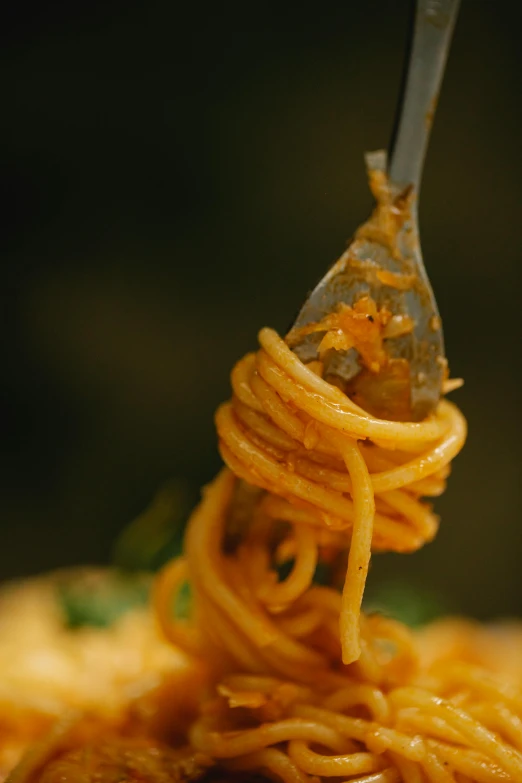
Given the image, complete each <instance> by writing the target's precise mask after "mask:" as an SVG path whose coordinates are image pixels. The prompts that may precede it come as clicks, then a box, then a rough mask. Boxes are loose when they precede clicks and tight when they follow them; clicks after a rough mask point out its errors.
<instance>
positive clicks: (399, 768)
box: [12, 329, 522, 783]
mask: <svg viewBox="0 0 522 783" xmlns="http://www.w3.org/2000/svg"><path fill="white" fill-rule="evenodd" d="M260 343H261V348H260V350H259V351H258V353H256V354H252V355H248V356H246V357H245V358H244V359H242V360H241V361H240V362H239V363H238V364H237V365H236V367H235V369H234V371H233V373H232V386H233V397H232V400H231V401H230V402H228V403H226V404H225V405H223V406H221V407H220V408H219V410H218V412H217V415H216V424H217V430H218V434H219V444H220V450H221V454H222V456H223V459H224V461H225V463H226V465H227V467H225V468H224V469H223V470H222V471H221V473H220V474H219V475H218V477H217V478H216V479H215V480H214V482H213V483H212V484H211V485H210V486H209V487H207V488H206V489H205V490H204V493H203V499H202V502H201V503H200V505H199V506H198V508H196V510H195V511H194V513H193V515H192V517H191V519H190V521H189V524H188V528H187V532H186V537H185V547H184V554H183V556H182V557H181V558H178V559H176V560H173V561H172V562H170V563H169V564H168V565H167V566H166V567H165V568H164V569H163V571H162V572H161V573H160V575H159V576H158V578H157V580H156V584H155V590H154V608H155V612H156V616H157V619H158V622H159V625H160V627H161V629H162V631H163V633H164V635H165V636H166V638H167V639H168V640H169V641H170V642H171V643H172V644H173V645H174V646H176V647H177V648H181V649H182V650H184V651H185V652H186V653H188V654H189V656H190V657H191V659H192V660H194V661H195V662H196V661H197V663H198V666H199V667H200V668H199V670H200V672H202V674H201V677H200V678H199V679H198V683H199V684H198V688H197V698H198V708H197V715H196V718H195V720H194V721H193V722H191V724H190V726H188V727H187V734H186V736H185V737H184V741H185V743H186V745H185V749H184V750H183V753H184V754H188V755H183V756H182V758H183V759H184V761H183V763H184V764H185V765H187V764H188V765H189V768H190V770H191V772H190V773H187V774H186V775H185V774H181V772H179V770H178V771H177V772H176V774H175V775H174V777H172V775H171V776H170V777H168V774H167V773H165V771H164V770H165V764H168V765H170V767H169V768H171V767H172V763H173V761H172V758H171V757H170V756H169V754H168V753H166V751H165V750H153V751H151V753H153V756H154V758H156V756H157V754H158V753H159V754H160V755H159V758H160V759H161V765H162V766H161V770H160V773H158V775H156V773H153V771H152V770H153V767H154V764H155V765H156V766H155V767H154V768H157V767H158V764H159V762H158V763H156V762H154V764H152V763H151V761H150V758H149V756H150V754H149V755H147V753H149V751H146V749H145V750H143V749H140V747H138V746H136V750H135V751H134V750H132V747H131V746H127V745H124V746H121V743H120V744H118V743H117V742H116V743H115V744H114V747H113V748H111V747H108V748H107V747H106V746H101V750H100V749H96V746H95V747H94V750H93V749H92V748H91V749H90V750H87V751H86V752H85V753H84V754H80V755H78V753H76V751H75V750H74V747H75V745H74V743H72V748H73V749H72V751H71V750H70V749H69V750H68V747H69V748H70V746H71V742H69V744H68V741H67V736H66V734H67V729H66V730H65V733H63V732H62V734H60V733H59V732H58V734H57V735H56V737H54V738H51V740H52V741H51V744H49V741H47V744H46V745H45V747H44V748H43V749H42V750H41V751H40V752H39V753H40V755H38V753H37V754H36V756H35V755H34V753H33V756H30V757H29V758H28V761H26V762H25V764H26V766H25V768H24V766H23V763H22V764H21V765H20V766H19V768H18V771H17V772H15V773H14V776H13V778H12V781H13V783H27V782H28V781H33V780H34V779H35V772H34V769H35V763H36V762H35V758H36V759H38V758H41V757H44V758H45V759H47V761H46V766H45V770H44V777H43V778H38V779H42V780H47V781H51V780H52V781H54V780H60V781H62V783H63V781H64V780H65V778H64V776H63V770H64V769H66V768H67V769H68V770H73V771H71V772H70V774H69V773H68V774H69V777H68V778H67V780H69V779H70V780H71V781H72V780H76V779H78V780H80V779H81V780H82V781H84V780H88V779H91V778H88V777H87V778H85V777H82V775H83V765H84V764H85V763H86V762H85V759H87V758H88V759H91V760H92V758H93V754H94V758H96V759H98V758H100V759H101V760H102V762H103V764H105V765H106V760H105V759H106V756H107V757H109V758H110V759H111V760H112V759H116V762H115V763H116V764H117V767H118V774H119V775H120V776H124V777H125V779H128V780H130V781H133V780H138V779H139V780H140V781H141V780H142V778H143V774H144V773H143V770H144V769H146V770H147V774H149V771H150V780H151V781H152V780H156V779H157V780H158V781H159V780H160V779H161V780H164V779H165V774H167V779H172V780H176V781H182V780H185V781H188V780H197V779H200V776H202V777H201V779H207V775H208V773H207V771H206V770H208V769H209V767H210V768H212V767H213V768H214V770H216V769H217V773H218V777H219V774H222V776H223V779H227V780H237V781H240V780H250V781H251V780H258V779H259V776H261V778H265V777H269V778H270V779H271V780H278V781H283V783H319V781H327V780H334V781H336V782H337V783H339V782H340V781H346V782H347V783H348V781H351V783H401V782H403V783H497V781H514V782H515V783H517V782H520V783H522V661H521V657H520V650H521V649H522V629H520V627H518V626H515V627H513V628H509V627H508V628H497V629H496V630H491V629H483V628H481V627H480V626H476V625H474V624H472V623H466V622H464V621H457V620H455V621H449V620H448V621H441V622H439V623H436V624H434V625H432V626H430V627H428V628H427V629H425V630H423V631H421V632H416V633H414V632H412V631H410V630H409V629H408V628H406V627H405V626H404V625H402V624H401V623H399V622H397V621H395V620H393V619H390V618H388V617H384V616H380V615H375V614H372V615H366V614H364V613H361V601H362V596H363V590H364V585H365V581H366V576H367V571H368V565H369V561H370V555H371V552H372V551H384V550H391V551H395V552H411V551H414V550H416V549H418V548H419V547H421V546H422V545H423V544H424V543H426V542H428V541H430V540H431V539H432V538H433V536H434V535H435V533H436V531H437V524H438V522H437V518H436V517H435V515H434V514H433V512H432V509H431V507H430V505H429V504H427V503H426V502H425V501H424V500H422V498H423V497H427V496H428V497H429V496H437V495H439V494H440V493H441V492H443V490H444V487H445V480H446V478H447V475H448V473H449V469H450V462H451V460H452V459H453V457H454V456H455V455H456V454H457V453H458V452H459V450H460V449H461V447H462V445H463V443H464V440H465V437H466V424H465V420H464V418H463V417H462V415H461V413H460V412H459V411H458V409H457V408H456V407H455V406H454V405H452V404H451V403H450V402H448V401H447V400H445V399H443V400H442V401H441V402H440V404H439V406H438V409H437V410H436V412H435V413H434V414H433V415H432V416H431V417H430V418H428V419H427V420H425V421H423V422H419V423H411V422H403V421H389V420H383V419H378V418H375V417H374V416H373V415H371V414H370V413H368V412H366V411H365V410H363V409H362V408H360V407H358V405H357V404H356V403H355V402H354V401H353V400H352V399H350V398H349V397H348V396H346V395H345V394H344V393H343V391H341V390H340V389H339V388H337V387H336V386H335V385H334V384H332V383H329V382H327V380H326V379H324V378H323V377H322V373H321V365H320V363H313V364H310V365H308V366H305V365H303V364H302V363H301V362H300V361H299V359H297V357H296V356H295V355H294V354H293V353H292V352H291V350H290V348H289V346H288V345H287V343H285V342H284V341H283V340H281V339H280V338H279V337H278V336H277V335H276V334H275V333H274V332H273V331H271V330H269V329H264V330H262V331H261V333H260ZM453 388H454V386H453ZM449 389H450V385H449V384H447V385H446V390H449ZM321 569H322V570H323V579H322V582H323V583H322V584H321V583H319V582H318V579H317V575H318V573H319V571H320V570H321ZM187 583H188V584H189V585H190V588H191V594H192V604H191V611H190V615H189V618H188V619H180V618H179V617H175V615H174V613H173V611H172V608H173V603H174V602H175V600H176V598H177V596H178V594H179V592H180V590H182V588H183V587H184V585H186V584H187ZM193 691H194V687H193V683H192V684H189V683H187V684H186V688H184V687H183V684H182V683H181V684H180V687H179V690H178V691H177V693H176V694H175V697H174V698H175V701H176V704H178V707H179V704H180V703H181V704H182V703H184V701H185V700H187V699H188V698H189V696H190V697H191V698H192V699H193V698H194V692H193ZM172 706H174V705H172ZM69 731H70V729H69ZM53 743H54V750H53V749H52V746H53ZM122 747H123V750H122ZM128 747H129V748H130V750H128ZM129 753H130V754H131V755H130V756H129ZM143 753H145V756H143ZM60 754H61V755H60ZM122 754H123V755H122ZM133 754H134V755H133ZM136 754H138V755H136ZM129 758H131V759H132V764H131V762H130V761H129ZM164 759H165V760H164ZM89 763H91V762H89ZM96 763H98V761H97V762H96ZM111 763H112V761H111ZM195 764H196V766H194V765H195ZM71 765H73V766H72V767H71ZM91 767H92V764H91ZM27 768H28V769H29V773H27ZM103 769H105V772H103ZM108 769H109V768H107V767H106V766H105V767H100V769H99V770H98V767H97V768H96V773H95V778H92V779H96V780H100V781H103V780H104V779H105V778H104V775H106V774H109V773H108V771H107V770H108ZM112 769H113V767H111V768H110V770H109V771H111V770H112ZM136 770H138V771H137V772H136ZM138 773H139V774H138ZM93 774H94V772H93ZM111 774H112V772H111ZM169 774H170V773H169ZM155 775H156V776H155ZM211 775H212V772H211ZM194 776H195V777H194ZM148 779H149V778H147V780H148ZM209 779H212V778H209ZM219 779H221V778H219Z"/></svg>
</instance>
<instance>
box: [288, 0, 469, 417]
mask: <svg viewBox="0 0 522 783" xmlns="http://www.w3.org/2000/svg"><path fill="white" fill-rule="evenodd" d="M458 7H459V0H417V3H416V9H415V12H414V24H413V26H412V36H411V41H410V56H409V61H408V65H407V70H406V76H405V81H404V89H403V92H402V95H401V99H400V101H399V108H398V113H397V120H396V125H395V128H396V130H395V133H394V137H393V141H392V144H391V146H390V154H389V160H388V159H387V157H388V156H387V155H386V153H385V152H382V151H380V152H376V153H370V154H368V155H367V156H366V163H367V167H368V169H369V171H370V175H371V176H370V183H372V181H373V184H374V187H373V190H374V195H375V194H377V196H378V198H377V205H376V209H375V210H374V213H373V215H372V217H371V218H370V219H369V220H368V221H367V222H366V223H365V224H363V225H362V226H361V227H360V228H359V229H358V230H357V232H356V233H355V235H354V239H353V240H352V242H351V243H350V245H349V247H348V249H347V250H346V251H345V252H344V253H343V255H342V256H341V258H340V259H339V260H338V261H337V262H336V263H335V264H334V265H333V266H332V267H331V269H330V270H329V271H328V272H327V274H326V275H325V276H324V277H323V279H322V280H321V281H320V282H319V284H318V285H317V286H316V287H315V289H314V290H313V291H312V293H311V294H310V295H309V297H308V298H307V300H306V302H305V303H304V305H303V307H302V308H301V310H300V312H299V315H298V316H297V319H296V321H295V323H294V326H293V327H292V330H291V332H290V334H292V335H294V338H295V336H296V335H297V339H294V340H293V341H292V342H291V343H290V345H291V347H292V349H293V350H294V351H295V352H296V354H297V355H298V356H299V358H300V359H301V360H302V361H303V362H307V363H308V362H310V361H312V360H314V359H317V358H318V347H319V344H320V342H321V339H322V337H323V336H324V331H323V332H322V333H321V332H315V333H311V334H305V335H303V336H302V337H299V331H300V330H301V331H302V328H303V327H306V326H309V325H310V324H312V323H318V322H320V321H322V319H323V318H324V317H325V316H327V315H328V314H329V313H333V312H335V311H337V310H338V309H339V306H340V305H353V304H354V303H355V302H357V300H359V299H360V298H361V297H364V296H369V297H371V299H373V300H374V301H375V303H376V304H377V306H378V308H386V310H387V311H388V312H389V313H391V314H392V315H398V316H403V317H408V319H411V321H412V322H413V324H412V328H411V330H410V331H409V333H407V334H401V335H400V336H396V337H390V338H389V339H386V340H385V341H384V345H385V349H386V353H387V355H388V356H389V357H390V358H391V359H403V360H406V361H407V362H408V366H409V411H408V414H407V418H409V419H410V420H412V421H418V420H420V419H422V418H424V417H425V416H426V415H428V414H429V413H430V412H431V411H432V410H433V409H434V407H435V406H436V405H437V402H438V400H439V397H440V394H441V387H442V381H443V378H444V373H445V370H446V359H445V355H444V341H443V334H442V325H441V320H440V317H439V313H438V309H437V304H436V302H435V297H434V295H433V291H432V289H431V286H430V283H429V280H428V276H427V274H426V270H425V267H424V263H423V260H422V254H421V248H420V244H419V232H418V221H417V206H418V197H419V190H420V184H421V175H422V169H423V164H424V159H425V155H426V149H427V146H428V140H429V135H430V130H431V126H432V123H433V117H434V113H435V108H436V105H437V99H438V94H439V90H440V86H441V83H442V78H443V74H444V69H445V65H446V60H447V57H448V51H449V46H450V42H451V38H452V33H453V29H454V25H455V20H456V17H457V12H458ZM383 188H384V190H383ZM379 189H380V190H379ZM379 221H380V222H381V223H382V222H383V221H384V222H386V221H387V225H388V227H389V226H392V228H393V230H392V231H391V232H390V231H388V233H386V232H384V234H383V236H379V227H378V225H377V226H376V223H379ZM381 234H382V231H381ZM389 273H391V274H389ZM304 331H305V332H306V330H304ZM323 365H324V373H325V374H326V375H328V376H334V377H335V378H337V379H338V380H339V382H340V383H342V384H344V385H345V386H346V385H347V384H349V383H353V382H354V379H356V377H357V376H358V375H359V374H360V372H361V369H362V366H361V361H360V355H359V354H358V352H357V351H356V349H355V348H351V349H350V350H345V351H342V350H335V349H333V348H332V349H331V350H329V351H328V353H327V355H326V356H325V357H323Z"/></svg>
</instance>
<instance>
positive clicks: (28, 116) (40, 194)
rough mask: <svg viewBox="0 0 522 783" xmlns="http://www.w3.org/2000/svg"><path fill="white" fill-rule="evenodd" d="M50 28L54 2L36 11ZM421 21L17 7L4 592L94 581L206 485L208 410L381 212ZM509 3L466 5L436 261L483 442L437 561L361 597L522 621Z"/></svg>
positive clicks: (427, 204) (427, 554) (449, 337)
mask: <svg viewBox="0 0 522 783" xmlns="http://www.w3.org/2000/svg"><path fill="white" fill-rule="evenodd" d="M46 6H47V7H46ZM408 11H409V3H408V2H405V1H404V0H388V1H386V0H372V1H369V0H367V2H365V3H359V2H358V3H356V2H350V1H349V0H345V2H333V3H329V4H328V3H327V4H324V5H323V6H321V7H319V6H317V5H316V6H315V7H314V8H313V9H312V10H311V11H310V12H308V11H305V10H304V7H303V6H302V5H301V6H300V7H299V10H298V11H297V10H293V9H291V8H290V7H288V8H286V9H285V8H282V7H281V4H275V3H274V4H270V3H268V4H254V5H252V4H244V5H243V6H242V7H241V8H240V9H239V8H238V7H236V6H232V5H227V6H224V5H222V4H218V5H216V6H214V8H213V10H212V11H209V10H207V9H205V8H203V7H201V6H200V5H198V4H192V7H191V8H188V7H184V8H183V9H182V10H181V9H180V7H179V5H178V4H176V3H172V2H167V0H148V2H147V3H145V2H143V0H142V1H141V2H136V0H126V1H125V2H119V1H118V0H105V2H103V3H102V2H98V1H96V0H91V1H90V2H89V3H86V2H76V3H68V4H67V5H63V6H62V5H60V4H54V5H51V4H40V5H38V6H36V5H35V7H34V8H31V7H30V6H29V7H28V6H27V5H26V4H11V8H10V11H9V14H10V16H9V18H8V19H5V20H4V24H3V29H2V38H3V41H2V60H1V70H0V91H1V95H2V110H3V111H2V114H3V120H2V123H1V130H0V155H1V175H0V183H1V187H2V190H3V199H2V203H3V204H4V207H3V208H2V218H3V230H2V232H1V240H2V245H3V247H2V256H3V263H2V269H3V273H2V277H3V285H2V296H3V308H4V312H5V313H6V321H5V325H4V328H3V330H2V339H3V348H2V354H3V361H2V370H3V382H2V387H3V392H4V394H3V404H2V422H3V427H2V429H3V435H2V439H1V442H2V478H3V484H4V489H3V492H2V495H1V518H0V525H1V532H2V540H3V545H2V547H1V548H0V576H1V577H2V578H9V577H13V576H16V575H25V574H31V573H37V572H40V571H42V570H46V569H50V568H55V567H57V566H63V565H68V564H74V563H80V562H81V563H83V562H93V563H103V562H107V561H108V559H109V558H110V557H111V552H112V545H113V541H114V539H115V537H116V536H117V535H118V533H119V532H120V531H121V530H122V529H123V528H124V526H125V525H126V524H127V523H128V522H129V521H130V520H131V519H132V518H133V517H135V516H136V515H137V514H138V513H139V512H140V511H141V510H142V509H143V508H144V507H145V506H147V505H148V504H149V503H150V500H151V498H152V496H153V495H154V493H155V491H156V490H157V488H158V487H159V486H160V485H161V484H162V483H163V482H165V481H166V480H169V479H171V478H174V479H176V480H178V481H179V482H181V486H182V487H183V488H184V491H185V494H186V497H187V498H188V501H186V502H192V501H193V500H194V499H196V498H197V493H198V487H199V486H200V485H201V484H202V483H204V482H206V481H208V480H209V479H210V478H211V477H212V475H213V474H214V473H215V471H216V470H217V469H218V466H219V457H218V454H217V449H216V443H215V437H214V426H213V412H214V409H215V408H216V406H217V404H218V403H219V402H220V401H221V400H223V399H224V398H226V397H227V396H228V394H229V382H228V373H229V370H230V368H231V366H232V364H233V362H234V361H235V360H236V359H237V358H238V357H239V356H240V355H242V354H243V353H244V352H245V351H247V350H249V349H252V348H253V347H254V346H255V340H256V332H257V330H258V328H259V327H261V326H262V325H265V324H266V325H270V326H273V327H275V328H277V329H279V330H284V329H285V328H286V327H287V326H288V325H289V324H290V322H291V319H292V316H293V314H294V312H295V310H296V308H297V306H298V305H299V303H300V302H301V301H302V299H303V297H304V295H305V293H306V291H307V290H308V289H309V288H310V287H311V286H312V284H313V283H314V282H315V281H316V279H317V278H318V277H319V276H321V275H322V274H323V272H324V271H325V269H326V268H327V266H328V265H329V264H330V263H331V262H333V261H334V260H335V258H336V257H337V256H338V255H339V254H340V252H341V251H342V250H343V248H344V246H345V243H346V241H347V239H348V238H349V236H350V233H351V232H352V230H353V229H354V228H355V227H356V226H357V225H358V223H359V222H360V221H361V220H362V219H364V218H365V217H366V216H367V214H368V212H369V209H370V206H371V200H370V197H369V193H368V189H367V186H366V180H365V172H364V167H363V152H364V150H367V149H372V148H377V147H380V146H385V145H386V143H387V141H388V138H389V134H390V130H391V126H392V120H393V113H394V107H395V102H396V97H397V91H398V85H399V81H400V76H401V70H402V60H403V50H404V41H405V34H406V29H407V17H408ZM521 22H522V6H521V5H520V4H516V5H515V4H514V3H512V4H511V5H510V4H507V5H505V4H503V11H502V14H500V13H499V12H498V8H497V4H496V3H492V2H485V1H484V2H480V1H478V2H471V1H470V0H468V2H463V7H462V11H461V15H460V19H459V22H458V25H457V30H456V34H455V41H454V48H453V50H452V53H451V57H450V61H449V65H448V71H447V77H446V81H445V84H444V88H443V91H442V97H441V100H440V105H439V109H438V113H437V118H436V121H435V125H434V131H433V136H432V142H431V147H430V152H429V157H428V161H427V166H426V174H425V180H424V185H423V194H422V203H421V211H420V218H421V229H422V244H423V249H424V254H425V259H426V263H427V266H428V270H429V274H430V276H431V278H432V281H433V285H434V288H435V291H436V295H437V298H438V301H439V305H440V309H441V311H442V316H443V321H444V326H445V333H446V341H447V351H448V356H449V360H450V366H451V369H452V374H453V375H454V376H464V377H465V379H466V385H465V386H464V388H463V389H462V390H461V391H459V392H458V393H456V394H455V395H454V399H455V401H457V402H458V404H459V405H460V406H461V407H462V409H463V410H464V412H465V413H466V415H467V417H468V419H469V425H470V435H469V441H468V444H467V446H466V449H465V451H464V452H463V453H462V455H461V456H460V457H459V458H458V459H457V461H456V463H455V466H454V471H453V475H452V477H451V480H450V484H449V489H448V492H447V494H446V496H445V497H444V498H441V499H439V500H438V501H437V509H438V511H439V513H440V514H441V516H442V519H443V522H442V527H441V532H440V535H439V537H438V538H437V540H436V542H435V543H433V544H432V545H430V546H428V547H426V548H425V549H424V550H423V551H421V552H419V553H418V554H417V555H415V556H414V557H401V556H394V555H390V556H376V557H375V558H374V560H373V567H372V573H371V579H370V590H371V589H372V585H375V584H379V583H382V584H385V583H386V581H387V580H389V579H393V578H395V577H397V576H399V577H400V579H402V580H404V581H405V582H407V583H408V584H411V585H412V586H413V587H414V588H415V589H421V588H423V587H428V588H429V589H430V590H433V591H435V592H436V593H437V594H439V595H440V596H442V598H443V601H444V602H445V604H446V605H447V607H448V608H449V609H451V610H454V611H463V612H467V613H471V614H473V615H476V616H478V617H490V616H493V615H497V614H501V615H506V614H514V613H519V614H522V579H521V576H520V574H521V568H520V561H521V556H522V513H521V511H522V508H521V484H522V482H521V481H520V478H519V476H520V468H521V461H520V440H519V433H520V424H521V421H520V419H521V415H520V410H521V408H520V405H519V399H520V388H521V382H522V378H521V367H520V359H519V353H520V344H521V326H520V324H521V319H520V314H519V313H520V310H519V307H520V282H521V271H520V268H521V251H520V248H521V240H520V222H521V218H522V215H521V204H522V185H521V177H520V174H521V171H520V168H521V167H520V139H521V137H522V103H521V101H520V92H521V89H520V88H521V81H520V75H519V74H520V72H521V67H520V66H521V65H522V49H521V47H520V35H519V30H520V25H521Z"/></svg>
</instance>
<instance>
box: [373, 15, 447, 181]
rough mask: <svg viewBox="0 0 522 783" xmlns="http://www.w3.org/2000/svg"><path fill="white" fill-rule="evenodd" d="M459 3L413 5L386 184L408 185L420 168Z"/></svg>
mask: <svg viewBox="0 0 522 783" xmlns="http://www.w3.org/2000/svg"><path fill="white" fill-rule="evenodd" d="M459 5H460V0H417V2H416V11H415V22H414V25H413V33H412V37H411V42H410V52H411V53H410V57H409V62H408V65H407V71H406V78H405V80H404V89H403V92H402V95H401V98H400V100H399V108H398V113H397V119H396V124H395V133H394V136H393V140H392V144H391V150H390V164H389V168H388V175H389V178H390V182H391V183H392V184H393V185H395V186H397V187H399V188H403V187H406V186H408V185H413V187H414V189H415V191H416V192H417V194H418V191H419V188H420V181H421V176H422V167H423V164H424V158H425V156H426V149H427V147H428V141H429V136H430V131H431V126H432V124H433V117H434V114H435V109H436V106H437V99H438V95H439V90H440V86H441V84H442V78H443V76H444V68H445V66H446V60H447V59H448V52H449V47H450V43H451V37H452V34H453V29H454V27H455V20H456V18H457V13H458V9H459Z"/></svg>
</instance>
